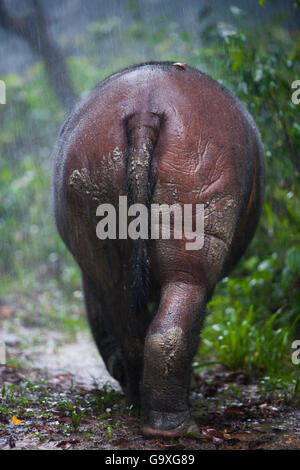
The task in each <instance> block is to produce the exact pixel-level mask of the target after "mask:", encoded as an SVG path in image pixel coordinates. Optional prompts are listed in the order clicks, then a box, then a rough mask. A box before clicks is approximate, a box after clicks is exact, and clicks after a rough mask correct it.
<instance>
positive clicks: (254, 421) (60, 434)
mask: <svg viewBox="0 0 300 470" xmlns="http://www.w3.org/2000/svg"><path fill="white" fill-rule="evenodd" d="M6 313H7V315H6V316H5V315H4V313H3V307H2V319H1V311H0V321H1V331H0V341H2V342H5V345H6V355H7V363H6V364H4V365H1V366H0V449H2V450H10V449H12V450H14V449H24V450H25V449H31V450H33V449H47V450H50V449H53V450H67V449H70V450H71V449H103V450H108V449H113V450H116V449H120V450H124V449H137V450H152V451H154V450H155V451H160V450H201V449H228V450H229V449H230V450H237V449H239V450H240V449H243V450H248V449H276V450H277V449H300V409H299V407H296V406H295V404H292V403H291V401H288V400H286V399H284V398H282V397H281V398H279V397H277V398H275V397H274V396H271V395H270V396H269V394H266V393H262V391H261V388H260V387H259V384H258V383H256V382H255V381H254V380H253V379H252V378H251V377H249V376H248V375H247V374H246V373H245V372H244V371H234V372H232V371H229V370H226V369H224V368H223V367H221V366H210V367H209V368H208V369H206V370H205V371H203V372H202V373H201V375H195V376H194V377H193V381H192V387H191V394H190V403H191V410H192V416H193V418H194V419H195V421H196V423H197V425H198V433H196V434H186V435H184V436H182V437H181V438H177V439H171V440H163V439H146V438H144V437H143V436H142V434H141V432H140V426H139V417H138V414H137V411H136V410H135V409H132V408H131V407H127V406H126V404H125V400H124V395H123V394H122V392H121V390H120V388H119V386H118V384H117V382H116V381H114V380H113V379H112V378H111V377H110V376H109V374H108V372H107V371H106V369H105V366H104V364H103V362H102V360H101V358H100V357H99V355H98V352H97V350H96V347H95V345H94V343H93V341H92V339H91V336H90V335H89V333H88V331H85V332H82V333H79V334H77V335H76V337H75V338H73V339H72V341H70V340H68V341H66V338H65V335H64V334H63V333H61V332H59V331H55V330H47V329H40V328H38V327H32V326H26V325H24V323H23V324H22V322H21V323H18V322H16V321H14V320H13V316H12V315H9V312H8V310H7V311H6ZM12 325H13V327H12ZM28 338H30V341H29V340H28ZM34 338H38V340H34ZM25 339H27V340H28V341H27V342H26V341H25ZM16 358H17V359H18V361H16Z"/></svg>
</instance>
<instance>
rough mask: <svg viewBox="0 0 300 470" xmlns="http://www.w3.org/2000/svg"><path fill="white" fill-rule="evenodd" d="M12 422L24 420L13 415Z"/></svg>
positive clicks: (17, 422) (16, 422)
mask: <svg viewBox="0 0 300 470" xmlns="http://www.w3.org/2000/svg"><path fill="white" fill-rule="evenodd" d="M12 422H13V424H20V423H21V422H22V421H21V420H20V419H18V418H17V417H16V416H15V415H13V417H12Z"/></svg>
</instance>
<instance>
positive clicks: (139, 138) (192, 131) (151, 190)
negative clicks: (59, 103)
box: [53, 62, 264, 437]
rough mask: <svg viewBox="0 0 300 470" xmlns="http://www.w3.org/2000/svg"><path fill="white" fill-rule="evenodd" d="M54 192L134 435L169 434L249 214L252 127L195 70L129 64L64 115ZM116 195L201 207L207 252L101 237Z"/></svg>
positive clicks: (254, 179) (260, 164)
mask: <svg viewBox="0 0 300 470" xmlns="http://www.w3.org/2000/svg"><path fill="white" fill-rule="evenodd" d="M53 187H54V208H55V219H56V224H57V228H58V231H59V233H60V235H61V237H62V238H63V240H64V242H65V244H66V245H67V247H68V248H69V250H70V251H71V252H72V254H73V256H74V258H75V260H76V261H77V263H78V265H79V266H80V268H81V271H82V275H83V279H84V284H83V290H84V295H85V298H88V299H89V301H88V302H86V310H87V315H88V318H89V319H90V325H91V328H92V331H93V335H94V338H95V341H96V344H97V346H98V349H99V352H100V354H101V356H102V357H103V358H104V361H105V362H106V365H107V367H110V370H112V368H111V364H113V363H115V364H116V360H117V367H116V370H118V373H117V375H119V380H120V382H121V385H122V387H123V389H124V392H125V394H126V396H127V400H128V401H134V402H135V403H136V404H137V405H138V406H139V407H140V411H141V425H142V431H143V432H144V434H145V435H146V436H151V435H153V436H165V437H166V436H167V437H172V436H177V435H178V434H180V433H182V432H184V431H186V430H188V429H190V427H191V426H193V423H192V421H191V418H190V414H189V404H188V397H189V384H190V375H191V374H190V370H191V362H192V359H193V356H194V354H195V353H196V350H197V346H198V341H199V336H200V332H201V327H202V324H203V319H204V312H205V306H206V303H207V301H208V300H209V299H210V297H211V295H212V293H213V290H214V288H215V285H216V283H217V282H218V281H219V280H220V279H221V278H222V277H223V276H224V275H228V274H229V273H230V271H231V269H232V268H233V267H234V266H235V265H236V263H237V262H238V261H239V259H240V258H241V256H242V255H243V253H244V252H245V250H246V248H247V246H248V245H249V243H250V241H251V239H252V237H253V235H254V233H255V230H256V227H257V224H258V221H259V217H260V213H261V209H262V204H263V193H264V161H263V150H262V144H261V141H260V136H259V134H258V131H257V129H256V127H255V124H254V122H253V120H252V118H251V116H250V115H249V113H248V112H247V111H246V109H245V108H244V107H243V105H242V104H241V103H240V102H239V101H238V100H237V98H235V97H234V96H233V95H232V94H231V93H230V92H228V91H227V90H226V89H225V88H224V87H223V86H220V85H219V84H218V83H217V82H215V81H214V80H213V79H211V78H210V77H208V76H207V75H205V74H203V73H202V72H200V71H198V70H196V69H193V68H191V67H189V66H187V65H184V67H182V66H178V65H174V64H172V63H171V62H162V63H146V64H140V65H136V66H132V67H129V68H128V69H125V70H122V71H120V72H118V73H117V74H114V75H112V76H111V77H109V78H107V79H106V80H104V81H103V82H101V83H100V84H99V85H98V86H97V87H96V89H95V90H93V91H92V92H91V93H90V95H89V96H88V97H87V99H86V100H85V101H84V102H83V103H82V104H81V105H79V106H78V107H76V109H75V110H74V111H73V113H72V114H71V115H70V117H69V118H68V121H67V124H66V125H65V126H64V127H63V130H62V133H61V135H60V136H59V141H58V145H57V151H56V157H55V168H54V184H53ZM120 195H127V196H128V199H129V201H130V203H131V204H132V203H137V202H138V203H142V204H145V205H146V206H148V207H149V205H150V204H151V203H154V202H155V203H159V204H168V205H171V204H174V203H180V204H182V205H183V204H194V205H195V204H204V206H205V225H204V246H203V248H202V249H200V250H198V251H195V250H194V251H187V250H186V249H185V240H172V239H171V240H151V239H150V240H148V241H145V240H136V241H133V240H130V239H128V240H99V239H98V238H97V237H96V217H95V208H96V206H97V204H98V203H99V202H100V203H102V202H104V203H110V204H115V205H117V203H118V198H119V196H120ZM70 227H75V228H76V230H73V231H71V230H70ZM150 305H152V306H153V305H154V306H156V307H155V308H152V309H150ZM107 338H109V340H108V339H107ZM108 345H109V346H108ZM112 345H113V347H112ZM116 358H117V359H116ZM114 360H115V361H114Z"/></svg>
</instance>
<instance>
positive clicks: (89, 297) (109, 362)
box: [82, 274, 126, 388]
mask: <svg viewBox="0 0 300 470" xmlns="http://www.w3.org/2000/svg"><path fill="white" fill-rule="evenodd" d="M82 280H83V293H84V300H85V307H86V313H87V318H88V322H89V324H90V327H91V331H92V333H93V337H94V340H95V343H96V345H97V348H98V350H99V353H100V355H101V357H102V359H103V361H104V363H105V365H106V368H107V370H108V372H109V373H110V375H111V376H112V377H114V379H116V380H117V381H118V382H119V383H120V385H121V387H122V388H124V387H125V386H126V379H125V370H124V362H123V358H122V352H121V348H120V346H119V344H118V341H117V339H116V338H115V337H114V335H113V334H112V333H110V332H108V331H109V328H108V326H107V325H106V324H105V321H104V316H103V307H102V304H101V301H100V298H99V294H98V293H97V291H96V289H95V287H94V285H93V283H92V282H91V281H90V280H89V278H88V277H87V276H85V275H84V274H83V275H82Z"/></svg>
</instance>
